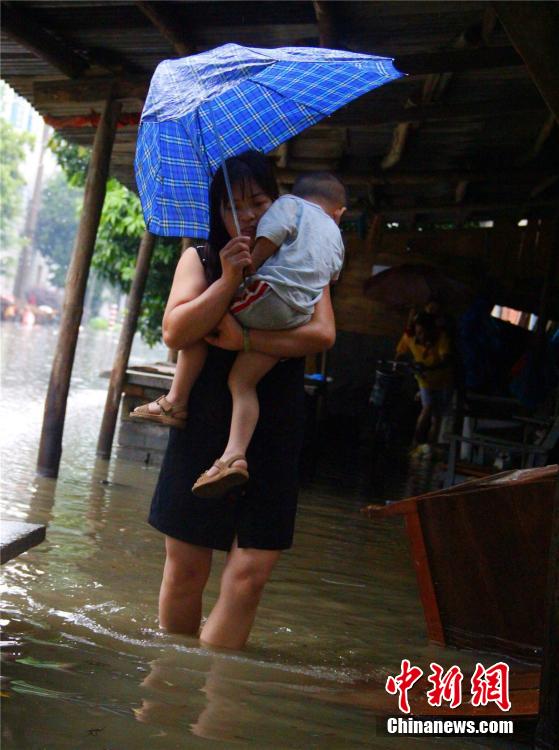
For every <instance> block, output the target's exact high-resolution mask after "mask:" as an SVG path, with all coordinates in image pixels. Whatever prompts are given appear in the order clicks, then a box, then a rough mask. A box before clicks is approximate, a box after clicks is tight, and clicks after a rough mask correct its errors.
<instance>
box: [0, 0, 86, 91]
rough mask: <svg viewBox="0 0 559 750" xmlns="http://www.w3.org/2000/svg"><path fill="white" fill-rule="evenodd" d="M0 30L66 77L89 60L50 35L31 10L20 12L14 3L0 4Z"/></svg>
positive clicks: (78, 73)
mask: <svg viewBox="0 0 559 750" xmlns="http://www.w3.org/2000/svg"><path fill="white" fill-rule="evenodd" d="M1 10H2V31H5V32H6V34H7V35H8V36H9V37H10V38H11V39H13V40H14V41H16V42H17V43H18V44H20V45H21V46H22V47H25V49H27V50H29V51H30V52H31V53H32V54H34V55H36V56H37V57H39V58H40V59H41V60H44V61H45V62H47V63H48V64H49V65H52V66H53V67H54V68H56V69H57V70H59V71H60V72H61V73H63V74H64V75H65V76H68V77H69V78H77V77H78V76H80V75H81V74H82V73H83V72H84V71H85V70H87V68H89V62H88V61H87V60H85V59H84V58H83V57H81V55H79V54H77V53H76V52H75V51H74V50H73V49H71V48H70V46H69V45H68V44H67V43H66V42H64V41H63V40H62V39H60V37H59V35H58V34H57V36H54V35H53V34H52V33H50V32H49V31H48V29H45V28H43V27H42V26H40V25H39V24H38V23H37V22H36V21H35V20H34V15H35V12H34V11H32V10H27V11H26V12H21V11H20V10H19V9H18V7H17V6H16V5H14V4H8V3H2V4H1Z"/></svg>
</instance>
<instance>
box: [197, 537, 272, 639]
mask: <svg viewBox="0 0 559 750" xmlns="http://www.w3.org/2000/svg"><path fill="white" fill-rule="evenodd" d="M280 554H281V552H280V551H279V550H262V549H248V548H240V547H238V546H237V542H236V540H235V542H234V545H233V547H232V548H231V552H230V553H229V555H228V556H227V561H226V563H225V568H224V570H223V574H222V576H221V586H220V591H219V598H218V600H217V602H216V604H215V606H214V608H213V609H212V611H211V613H210V616H209V617H208V619H207V620H206V622H205V624H204V627H203V628H202V632H201V633H200V640H201V641H202V642H203V643H206V644H207V645H209V646H218V647H221V648H233V649H239V648H242V647H243V646H244V645H245V643H246V641H247V638H248V636H249V634H250V631H251V628H252V624H253V622H254V618H255V616H256V609H257V607H258V603H259V601H260V597H261V596H262V591H263V589H264V586H265V585H266V582H267V581H268V578H269V577H270V574H271V572H272V570H273V568H274V565H275V564H276V562H277V561H278V559H279V556H280Z"/></svg>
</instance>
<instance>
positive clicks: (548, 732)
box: [536, 482, 559, 750]
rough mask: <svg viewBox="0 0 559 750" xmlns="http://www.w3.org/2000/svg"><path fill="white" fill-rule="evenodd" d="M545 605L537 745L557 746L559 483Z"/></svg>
mask: <svg viewBox="0 0 559 750" xmlns="http://www.w3.org/2000/svg"><path fill="white" fill-rule="evenodd" d="M554 505H555V507H554V513H553V521H552V531H551V545H550V550H549V566H548V574H547V591H546V606H545V625H544V644H543V666H542V673H541V682H540V705H539V720H538V727H537V730H536V748H539V749H540V750H553V748H556V747H557V746H558V745H559V668H558V665H559V482H556V487H555V498H554Z"/></svg>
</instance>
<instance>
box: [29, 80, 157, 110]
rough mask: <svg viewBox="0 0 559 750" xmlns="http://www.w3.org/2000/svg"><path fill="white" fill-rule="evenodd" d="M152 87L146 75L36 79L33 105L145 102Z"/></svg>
mask: <svg viewBox="0 0 559 750" xmlns="http://www.w3.org/2000/svg"><path fill="white" fill-rule="evenodd" d="M148 89H149V78H148V77H146V76H142V75H139V76H126V77H118V78H115V77H114V76H92V77H87V78H82V79H80V80H79V81H34V83H33V102H32V103H33V105H34V106H35V107H38V108H39V109H47V108H49V107H50V106H52V105H53V104H87V105H93V104H98V103H99V102H104V101H106V100H107V97H108V96H109V94H111V95H112V97H113V99H139V100H141V101H145V98H146V96H147V92H148Z"/></svg>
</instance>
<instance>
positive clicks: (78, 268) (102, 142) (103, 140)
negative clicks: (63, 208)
mask: <svg viewBox="0 0 559 750" xmlns="http://www.w3.org/2000/svg"><path fill="white" fill-rule="evenodd" d="M120 109H121V104H120V102H115V101H113V100H111V99H108V100H107V102H106V104H105V107H104V109H103V114H102V117H101V121H100V123H99V126H98V128H97V131H96V133H95V140H94V142H93V150H92V153H91V160H90V162H89V168H88V171H87V180H86V183H85V193H84V200H83V210H82V214H81V218H80V224H79V227H78V232H77V235H76V239H75V242H74V249H73V251H72V258H71V260H70V267H69V269H68V275H67V277H66V289H65V294H64V305H63V309H62V317H61V320H60V331H59V334H58V341H57V344H56V350H55V353H54V360H53V365H52V370H51V375H50V382H49V387H48V392H47V398H46V402H45V413H44V418H43V428H42V431H41V442H40V446H39V457H38V461H37V473H38V474H40V475H41V476H47V477H56V476H58V468H59V465H60V457H61V455H62V435H63V432H64V419H65V416H66V402H67V400H68V391H69V389H70V379H71V377H72V367H73V364H74V355H75V353H76V345H77V341H78V333H79V327H80V323H81V318H82V313H83V301H84V297H85V290H86V286H87V277H88V275H89V267H90V265H91V258H92V255H93V250H94V247H95V239H96V237H97V228H98V226H99V220H100V218H101V210H102V208H103V202H104V199H105V192H106V187H107V178H108V175H109V164H110V160H111V150H112V147H113V142H114V137H115V131H116V123H117V120H118V116H119V113H120Z"/></svg>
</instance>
